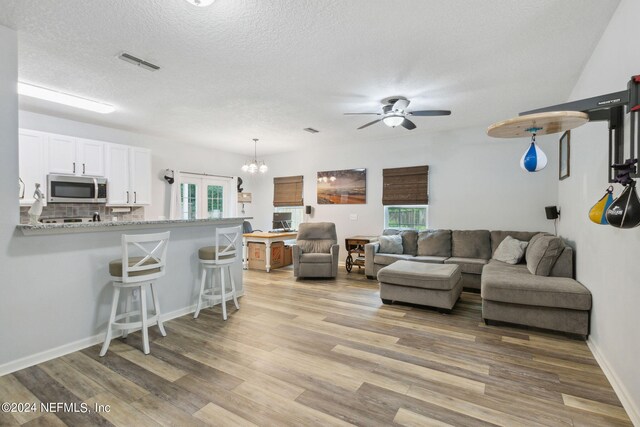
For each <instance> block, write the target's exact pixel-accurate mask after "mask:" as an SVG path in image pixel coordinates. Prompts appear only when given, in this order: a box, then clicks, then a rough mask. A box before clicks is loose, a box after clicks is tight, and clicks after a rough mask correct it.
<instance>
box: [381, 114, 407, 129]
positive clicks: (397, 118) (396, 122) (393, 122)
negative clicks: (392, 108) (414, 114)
mask: <svg viewBox="0 0 640 427" xmlns="http://www.w3.org/2000/svg"><path fill="white" fill-rule="evenodd" d="M382 122H383V123H384V124H385V125H387V126H389V127H390V128H394V127H396V126H400V125H401V124H402V122H404V116H401V115H398V114H392V115H389V116H387V117H385V118H384V119H382Z"/></svg>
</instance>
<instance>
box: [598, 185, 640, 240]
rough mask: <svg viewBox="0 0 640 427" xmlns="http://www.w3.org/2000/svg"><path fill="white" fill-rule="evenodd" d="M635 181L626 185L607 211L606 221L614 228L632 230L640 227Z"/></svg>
mask: <svg viewBox="0 0 640 427" xmlns="http://www.w3.org/2000/svg"><path fill="white" fill-rule="evenodd" d="M635 184H636V183H635V181H632V183H631V184H629V185H627V186H626V187H625V189H624V191H623V192H622V194H620V196H619V197H618V198H617V199H615V200H614V201H613V203H611V206H609V209H607V213H606V219H607V221H608V222H609V225H612V226H614V227H616V228H633V227H637V226H638V225H640V200H639V199H638V194H637V193H636V185H635Z"/></svg>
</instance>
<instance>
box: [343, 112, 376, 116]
mask: <svg viewBox="0 0 640 427" xmlns="http://www.w3.org/2000/svg"><path fill="white" fill-rule="evenodd" d="M344 115H345V116H366V115H373V116H380V115H381V114H380V113H344Z"/></svg>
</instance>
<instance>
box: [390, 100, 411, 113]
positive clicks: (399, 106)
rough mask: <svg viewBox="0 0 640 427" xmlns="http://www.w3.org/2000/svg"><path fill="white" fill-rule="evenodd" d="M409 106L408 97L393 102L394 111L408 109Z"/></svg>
mask: <svg viewBox="0 0 640 427" xmlns="http://www.w3.org/2000/svg"><path fill="white" fill-rule="evenodd" d="M408 106H409V100H408V99H398V100H397V101H396V102H395V103H394V104H393V111H404V110H406V109H407V107H408Z"/></svg>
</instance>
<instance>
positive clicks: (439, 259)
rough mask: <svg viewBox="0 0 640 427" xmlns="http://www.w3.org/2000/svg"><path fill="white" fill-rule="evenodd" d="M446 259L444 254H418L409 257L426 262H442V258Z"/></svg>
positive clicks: (412, 259) (411, 259)
mask: <svg viewBox="0 0 640 427" xmlns="http://www.w3.org/2000/svg"><path fill="white" fill-rule="evenodd" d="M445 259H447V257H446V256H427V255H424V256H423V255H418V256H414V257H412V258H409V260H410V261H415V262H426V263H431V264H444V260H445Z"/></svg>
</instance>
